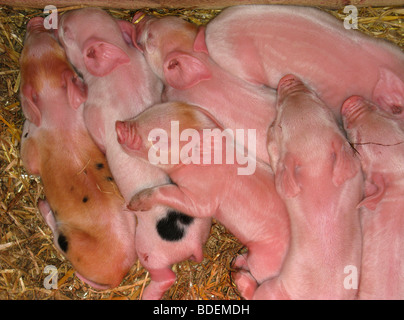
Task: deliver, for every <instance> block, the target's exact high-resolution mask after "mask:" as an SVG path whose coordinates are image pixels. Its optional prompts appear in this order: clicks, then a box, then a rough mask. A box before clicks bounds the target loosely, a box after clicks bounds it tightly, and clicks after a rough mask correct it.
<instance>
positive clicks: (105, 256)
mask: <svg viewBox="0 0 404 320" xmlns="http://www.w3.org/2000/svg"><path fill="white" fill-rule="evenodd" d="M43 21H44V20H43V18H40V17H36V18H33V19H31V20H30V21H29V22H28V26H27V36H26V39H25V46H24V49H23V51H22V54H21V59H20V65H21V87H20V95H21V105H22V109H23V112H24V115H25V117H26V118H27V120H26V121H25V124H24V128H23V134H22V142H21V159H22V161H23V164H24V166H25V168H26V169H27V171H28V172H29V173H30V174H34V175H40V177H41V178H42V182H43V186H44V193H45V195H46V200H40V201H39V203H38V207H39V210H40V212H41V214H42V216H43V218H44V220H45V221H46V223H47V224H48V225H49V227H50V228H51V229H52V231H53V235H54V241H55V245H56V247H57V248H58V249H59V250H60V251H61V252H62V253H63V254H64V255H65V256H66V257H67V259H68V260H69V261H70V262H71V263H72V265H73V267H74V268H75V269H76V270H77V272H76V275H77V276H78V277H79V278H80V279H82V280H83V281H85V282H87V283H88V284H90V285H91V286H93V287H95V288H97V289H107V288H110V287H115V286H117V285H119V284H120V282H121V280H122V279H123V277H124V276H125V275H126V273H127V272H128V271H129V269H130V268H131V266H132V265H133V263H134V262H135V260H136V258H137V257H136V254H135V250H134V239H135V234H134V231H135V221H134V218H133V215H132V214H130V213H129V212H128V210H127V209H126V206H125V202H124V200H123V198H122V196H121V195H120V194H119V192H118V189H117V186H116V185H115V182H114V181H113V178H112V175H111V172H110V170H109V167H108V164H107V162H106V159H105V156H104V155H103V154H102V153H101V151H100V150H99V149H98V147H97V146H96V145H95V144H94V142H93V140H92V138H91V137H90V135H89V133H88V131H87V129H86V126H85V124H84V118H83V102H84V101H85V100H86V98H87V88H86V86H85V85H84V83H83V82H82V80H81V79H80V78H79V77H78V76H77V75H76V74H75V72H74V71H73V70H72V68H71V67H70V65H69V63H68V61H67V59H66V55H65V53H64V50H63V49H62V48H61V47H60V46H59V44H58V42H57V41H56V40H55V39H54V38H53V36H52V34H51V33H50V32H48V31H46V30H45V28H44V26H43ZM128 213H129V214H128Z"/></svg>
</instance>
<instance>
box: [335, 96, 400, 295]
mask: <svg viewBox="0 0 404 320" xmlns="http://www.w3.org/2000/svg"><path fill="white" fill-rule="evenodd" d="M341 112H342V116H343V121H344V127H345V129H346V131H347V134H348V138H349V140H350V141H351V143H352V144H353V146H354V147H355V149H356V150H357V152H358V154H359V156H360V159H361V163H362V169H363V171H364V176H365V178H366V179H365V198H364V199H363V200H362V201H361V203H360V204H359V207H360V210H361V221H362V232H363V255H362V271H361V279H360V285H359V298H360V299H400V300H401V299H403V298H404V261H403V260H404V258H403V249H404V248H403V247H404V216H403V210H404V199H403V194H404V183H403V181H404V180H403V178H404V167H403V163H404V131H403V129H404V124H403V122H402V121H398V120H397V119H394V118H393V116H392V115H391V114H389V113H387V112H385V111H384V110H382V109H381V108H380V107H378V106H376V105H375V104H373V103H371V102H369V101H367V100H365V99H364V98H363V97H359V96H353V97H351V98H349V99H348V100H347V101H346V102H345V103H344V105H343V106H342V111H341Z"/></svg>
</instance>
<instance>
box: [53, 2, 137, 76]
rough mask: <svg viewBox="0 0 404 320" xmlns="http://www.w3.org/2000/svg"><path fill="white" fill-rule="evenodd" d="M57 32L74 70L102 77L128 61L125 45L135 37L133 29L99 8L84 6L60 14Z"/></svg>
mask: <svg viewBox="0 0 404 320" xmlns="http://www.w3.org/2000/svg"><path fill="white" fill-rule="evenodd" d="M58 35H59V41H60V43H61V44H62V46H63V47H64V48H65V50H66V54H67V56H68V57H69V60H70V61H71V63H72V64H73V65H74V66H75V67H76V69H77V70H79V71H80V72H81V73H82V74H83V75H84V76H85V75H86V73H87V72H89V73H90V74H91V75H93V76H96V77H103V76H106V75H108V74H110V73H111V72H112V71H113V70H114V69H115V68H117V67H119V66H120V65H122V64H127V63H129V62H130V59H129V56H128V54H127V53H126V51H125V47H126V46H127V44H128V43H129V42H130V43H132V38H135V29H134V28H133V27H132V26H131V25H130V24H129V23H128V22H124V21H121V22H119V23H118V21H116V20H115V19H113V18H112V17H111V16H110V15H109V14H108V13H106V12H105V11H103V10H101V9H97V8H84V9H80V10H74V11H71V12H69V13H67V14H65V15H63V16H62V18H61V21H60V28H59V33H58Z"/></svg>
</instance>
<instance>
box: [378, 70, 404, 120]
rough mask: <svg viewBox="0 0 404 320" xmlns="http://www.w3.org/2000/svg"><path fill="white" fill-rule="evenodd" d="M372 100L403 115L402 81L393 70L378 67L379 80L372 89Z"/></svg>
mask: <svg viewBox="0 0 404 320" xmlns="http://www.w3.org/2000/svg"><path fill="white" fill-rule="evenodd" d="M373 100H374V101H375V102H377V103H378V104H379V105H380V106H381V107H383V108H387V110H391V113H393V114H402V115H403V116H404V112H403V111H404V82H403V80H402V79H400V78H399V77H398V76H397V75H396V74H395V73H394V72H392V71H391V70H388V69H386V68H380V70H379V80H378V82H377V84H376V86H375V88H374V90H373Z"/></svg>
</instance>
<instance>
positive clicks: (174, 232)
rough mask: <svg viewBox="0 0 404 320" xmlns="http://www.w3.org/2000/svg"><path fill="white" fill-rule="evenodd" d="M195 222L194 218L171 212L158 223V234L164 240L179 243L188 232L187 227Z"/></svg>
mask: <svg viewBox="0 0 404 320" xmlns="http://www.w3.org/2000/svg"><path fill="white" fill-rule="evenodd" d="M193 221H194V218H192V217H190V216H187V215H185V214H183V213H181V212H177V211H169V212H167V215H166V216H165V217H164V218H162V219H160V220H159V221H158V222H157V225H156V228H157V232H158V234H159V235H160V237H161V238H162V239H163V240H166V241H179V240H181V239H182V238H183V237H184V235H185V232H186V227H187V226H189V225H190V224H191V223H192V222H193Z"/></svg>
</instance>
